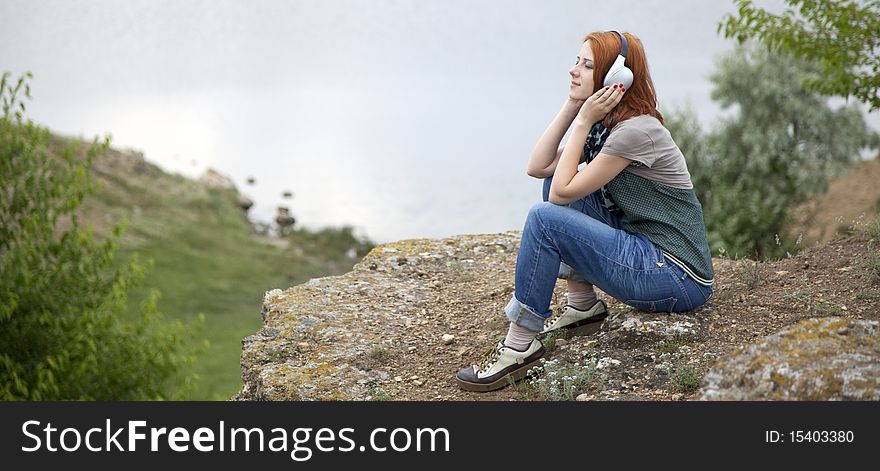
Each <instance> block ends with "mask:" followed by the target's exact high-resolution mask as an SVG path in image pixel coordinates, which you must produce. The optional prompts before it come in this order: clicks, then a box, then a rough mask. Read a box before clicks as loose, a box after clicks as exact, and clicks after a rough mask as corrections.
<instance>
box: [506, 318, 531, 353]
mask: <svg viewBox="0 0 880 471" xmlns="http://www.w3.org/2000/svg"><path fill="white" fill-rule="evenodd" d="M537 336H538V333H537V332H535V331H533V330H529V329H526V328H525V327H521V326H519V325H516V324H514V323H513V322H511V323H510V328H508V329H507V337H506V338H505V339H504V345H507V346H508V347H510V348H512V349H514V350H518V351H520V352H523V351H525V350H528V348H529V345H531V344H532V340H535V337H537Z"/></svg>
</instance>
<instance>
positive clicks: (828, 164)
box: [668, 46, 880, 258]
mask: <svg viewBox="0 0 880 471" xmlns="http://www.w3.org/2000/svg"><path fill="white" fill-rule="evenodd" d="M817 73H820V72H819V70H818V68H817V66H815V65H814V64H812V63H810V62H806V61H803V60H798V59H795V58H793V57H790V56H782V55H778V54H774V53H771V52H768V51H767V50H766V49H763V48H756V47H742V46H741V47H738V48H737V49H736V50H735V51H733V52H732V53H731V54H729V55H726V56H723V57H722V58H721V60H720V61H719V63H718V69H717V71H716V72H715V73H714V74H713V75H712V76H711V80H712V82H713V83H714V85H715V86H714V89H713V91H712V98H713V99H714V100H716V101H718V102H719V103H720V104H721V106H722V107H723V108H733V109H734V110H735V111H736V112H735V114H734V115H733V116H732V117H729V118H725V119H723V120H721V121H720V122H719V123H718V125H716V126H715V127H714V128H713V129H712V130H711V131H710V132H709V133H708V134H706V135H704V134H703V132H702V130H701V129H700V126H699V124H698V123H697V120H696V118H695V117H694V116H693V114H692V113H688V112H682V113H679V114H671V115H670V116H669V119H668V126H669V129H670V132H671V133H672V134H673V137H674V138H675V140H676V143H677V144H678V145H679V147H680V148H681V149H682V153H684V154H685V156H686V158H687V162H688V169H689V170H690V172H691V176H692V179H693V182H694V187H695V190H696V191H697V197H698V198H699V200H700V202H701V203H702V205H703V211H704V217H705V221H706V227H707V231H708V235H709V244H710V247H711V248H712V249H713V251H716V253H717V251H718V250H720V249H724V251H725V252H727V253H729V254H731V255H739V256H757V257H758V258H775V257H780V256H783V255H785V253H786V251H790V252H793V251H794V250H795V248H794V247H793V244H792V242H791V240H789V238H787V232H786V227H787V224H788V213H789V211H790V209H791V208H792V207H793V206H794V205H796V204H797V203H799V202H801V201H804V200H805V199H807V198H809V197H810V196H812V195H815V194H818V193H822V192H824V191H825V188H826V186H827V183H828V178H829V177H830V176H833V175H834V174H836V173H839V172H841V171H842V170H843V169H844V168H845V167H846V166H847V165H848V164H850V163H851V162H853V161H854V160H855V159H856V158H857V157H858V155H859V151H860V150H861V149H863V148H865V147H877V146H878V145H880V137H878V135H877V134H876V133H874V132H873V131H871V130H869V129H868V127H867V124H866V123H865V121H864V119H863V117H862V114H861V112H860V111H859V110H858V109H857V108H856V107H855V106H854V105H851V106H846V107H841V108H840V109H832V108H831V107H830V106H829V105H828V104H827V100H826V99H823V98H822V97H821V96H820V95H819V94H818V93H817V92H815V91H812V90H809V89H807V88H805V87H804V86H803V83H804V80H803V79H804V77H806V76H810V75H812V74H817Z"/></svg>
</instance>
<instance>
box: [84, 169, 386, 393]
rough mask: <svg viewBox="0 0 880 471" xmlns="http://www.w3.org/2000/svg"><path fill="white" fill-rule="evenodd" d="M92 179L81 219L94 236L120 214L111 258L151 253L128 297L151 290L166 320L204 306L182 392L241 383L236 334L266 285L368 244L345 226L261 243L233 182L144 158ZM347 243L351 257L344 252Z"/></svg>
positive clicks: (335, 265) (345, 266)
mask: <svg viewBox="0 0 880 471" xmlns="http://www.w3.org/2000/svg"><path fill="white" fill-rule="evenodd" d="M99 179H100V180H101V181H102V182H103V185H102V187H101V188H100V189H99V190H98V191H97V193H95V194H94V195H92V196H90V197H89V198H88V199H87V200H86V202H85V204H84V208H83V217H82V219H83V220H85V221H87V222H89V223H91V224H92V225H93V226H94V227H95V235H96V237H101V236H102V235H104V236H106V234H108V233H109V232H110V228H111V227H112V225H113V224H115V223H117V222H119V221H121V220H122V219H124V218H127V219H128V220H129V223H128V230H127V232H126V233H125V234H124V235H123V237H122V240H121V243H120V250H119V254H118V255H117V261H118V262H121V261H123V260H126V259H127V258H128V256H130V255H132V254H133V253H135V252H136V253H138V254H139V257H140V259H141V260H142V261H146V260H152V261H153V268H152V269H151V270H150V271H149V273H148V275H147V277H146V279H145V280H144V283H142V286H141V287H139V288H138V289H136V290H134V291H133V292H132V293H131V296H130V299H129V305H130V306H131V307H135V306H138V305H139V304H140V303H141V302H142V301H143V300H144V299H145V298H146V296H147V295H148V294H149V292H150V291H151V290H153V289H158V290H159V291H160V292H161V297H160V299H159V301H158V310H159V311H161V312H163V313H164V314H165V315H166V316H167V317H168V318H169V319H171V320H174V319H180V320H182V321H189V320H191V319H194V318H197V317H198V316H199V315H200V314H204V317H205V322H204V325H203V328H202V330H201V331H199V332H197V333H196V335H195V337H194V338H193V339H192V343H193V345H201V344H203V343H205V342H206V341H207V344H208V347H207V351H206V352H205V353H204V354H202V355H200V356H199V358H198V359H197V360H196V363H195V365H194V366H193V368H192V371H190V372H189V373H195V374H197V375H198V377H199V380H198V381H197V383H196V385H195V390H194V392H193V393H192V394H191V395H190V396H189V397H187V399H193V400H225V399H228V398H229V397H230V396H232V395H233V394H235V393H236V392H237V391H238V390H239V389H240V388H241V367H240V355H241V341H242V339H243V338H245V337H247V336H248V335H252V334H253V333H255V332H256V331H257V330H258V329H259V328H260V326H261V325H262V320H261V318H260V308H261V304H262V298H263V294H264V293H265V292H266V291H267V290H269V289H272V288H282V289H283V288H287V287H290V286H293V285H295V284H298V283H301V282H304V281H307V280H309V279H310V278H314V277H319V276H326V275H331V274H341V273H344V272H346V271H348V270H350V269H351V267H352V266H353V265H354V263H355V262H356V261H357V259H358V258H359V257H361V256H363V255H364V254H365V253H366V252H367V251H368V250H369V249H370V248H371V247H372V246H371V244H370V243H369V242H368V241H360V240H357V239H356V238H355V237H354V236H353V235H352V232H351V230H350V229H349V228H342V229H325V230H321V231H308V230H303V229H297V230H293V231H291V232H290V234H289V235H288V236H287V240H288V241H289V247H286V248H284V247H280V246H279V245H276V244H271V243H268V242H266V241H265V239H264V238H263V239H261V238H260V237H257V236H256V235H255V233H254V231H253V229H252V228H251V227H250V224H249V223H248V222H247V220H246V219H245V217H244V214H243V213H242V211H241V210H240V209H239V208H238V207H237V204H236V200H237V195H236V193H235V191H234V190H222V189H212V188H208V187H206V186H204V185H202V184H198V183H196V182H194V181H191V180H188V179H185V178H183V177H180V176H176V175H168V174H165V173H164V172H162V171H161V170H160V169H158V168H156V167H155V166H152V165H149V164H147V165H146V166H145V167H144V166H142V167H141V171H140V172H135V171H130V169H129V171H125V170H120V171H119V172H118V173H112V172H107V171H105V172H103V173H101V174H100V175H99ZM282 245H283V244H282ZM352 248H354V249H355V252H356V257H355V258H350V257H349V256H347V255H346V252H347V251H349V250H350V249H352Z"/></svg>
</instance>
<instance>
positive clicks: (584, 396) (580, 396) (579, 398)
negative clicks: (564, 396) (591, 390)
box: [574, 393, 594, 401]
mask: <svg viewBox="0 0 880 471" xmlns="http://www.w3.org/2000/svg"><path fill="white" fill-rule="evenodd" d="M593 397H594V396H591V395H589V394H587V393H583V394H578V395H577V397H576V398H574V400H575V401H591V400H593Z"/></svg>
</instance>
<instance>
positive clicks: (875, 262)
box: [865, 254, 880, 284]
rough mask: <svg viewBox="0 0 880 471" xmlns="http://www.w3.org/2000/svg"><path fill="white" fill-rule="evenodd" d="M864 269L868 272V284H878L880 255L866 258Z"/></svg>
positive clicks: (879, 282) (879, 281)
mask: <svg viewBox="0 0 880 471" xmlns="http://www.w3.org/2000/svg"><path fill="white" fill-rule="evenodd" d="M865 269H866V270H867V272H868V283H871V284H880V255H878V254H874V255H872V256H870V257H868V258H867V260H865Z"/></svg>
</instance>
